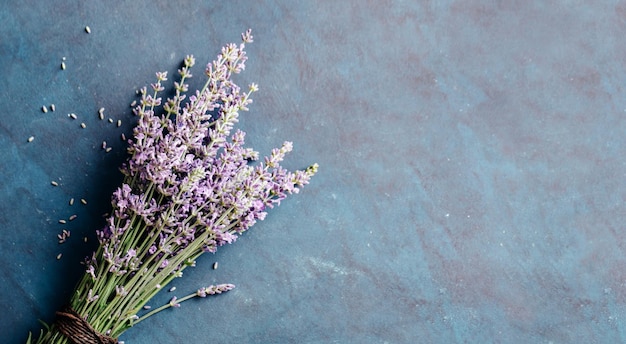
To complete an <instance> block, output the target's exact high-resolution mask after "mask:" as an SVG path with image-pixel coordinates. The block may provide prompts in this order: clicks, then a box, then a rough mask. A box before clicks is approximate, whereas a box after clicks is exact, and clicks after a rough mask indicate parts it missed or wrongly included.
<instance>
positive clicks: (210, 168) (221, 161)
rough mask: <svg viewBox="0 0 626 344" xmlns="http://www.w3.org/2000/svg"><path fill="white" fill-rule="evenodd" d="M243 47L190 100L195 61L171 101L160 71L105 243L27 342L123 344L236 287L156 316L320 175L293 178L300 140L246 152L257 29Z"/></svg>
mask: <svg viewBox="0 0 626 344" xmlns="http://www.w3.org/2000/svg"><path fill="white" fill-rule="evenodd" d="M242 40H243V42H242V43H241V44H239V45H237V44H228V45H226V46H224V47H223V48H222V51H221V53H220V54H219V55H218V56H217V59H216V60H214V61H212V62H211V63H209V64H208V65H207V67H206V69H205V74H206V76H207V77H208V79H207V81H206V83H205V85H204V87H203V88H202V89H201V90H198V91H196V92H195V93H193V94H191V95H189V96H187V92H188V85H187V84H186V80H187V79H189V78H191V76H192V75H191V72H190V69H191V67H192V66H193V65H194V63H195V60H194V58H193V57H192V56H187V57H186V58H185V60H184V63H183V66H182V67H181V68H180V69H179V70H178V72H179V74H180V81H179V82H175V83H174V88H175V92H173V94H174V95H173V96H172V97H171V98H168V99H167V100H166V101H165V102H162V98H161V97H160V96H159V95H160V94H161V92H163V90H164V86H163V84H162V83H163V82H164V81H166V80H167V73H157V74H156V76H157V77H156V82H155V83H153V84H151V87H150V88H147V87H144V88H143V89H142V91H141V95H142V96H141V102H140V103H139V105H138V106H137V107H136V108H135V109H134V112H135V114H136V115H137V116H138V124H137V126H136V127H135V128H134V131H133V133H134V135H133V138H132V139H130V140H129V142H128V143H129V147H128V152H129V155H130V157H129V159H128V161H127V163H125V164H124V165H123V166H122V169H121V170H122V172H123V173H124V175H125V177H124V181H123V183H122V185H121V186H120V187H119V188H118V189H117V190H116V191H115V192H114V193H113V197H112V202H111V203H112V212H111V214H110V216H109V217H108V218H107V221H106V225H105V226H104V228H103V229H102V230H99V231H97V236H98V239H99V246H98V248H97V250H96V251H95V252H94V253H93V255H92V256H91V257H90V258H89V259H87V260H86V262H85V266H86V272H85V274H84V275H83V277H82V279H81V280H80V282H79V283H78V285H77V287H76V290H75V292H74V293H73V294H72V297H71V300H70V301H69V304H68V305H67V307H65V308H64V309H62V310H60V311H59V312H57V319H56V321H55V322H54V323H53V324H51V325H49V326H48V325H46V326H45V328H44V329H43V330H41V333H40V334H39V336H38V338H37V339H33V338H32V336H30V335H29V337H28V340H27V343H79V344H82V343H117V339H116V338H118V337H119V335H120V334H122V333H123V332H124V331H126V330H128V329H129V328H130V327H132V326H134V325H136V324H137V323H139V322H141V321H143V320H144V319H146V318H148V317H150V316H151V315H153V314H155V313H157V312H159V311H161V310H164V309H166V308H169V307H178V306H179V305H180V303H181V302H183V301H186V300H188V299H191V298H194V297H206V296H207V295H214V294H220V293H223V292H226V291H228V290H231V289H232V288H234V285H232V284H220V285H210V286H208V287H203V288H200V289H198V290H197V291H196V292H195V293H192V294H190V295H187V296H185V297H181V298H179V299H177V298H172V299H171V301H170V302H169V303H168V304H165V305H164V306H162V307H159V308H156V309H154V310H150V311H148V310H146V309H147V308H148V307H147V306H146V304H147V303H148V302H149V301H150V299H151V298H152V297H153V296H155V295H156V294H157V293H158V292H159V291H160V290H163V289H164V288H165V287H166V286H167V285H168V284H169V283H170V282H171V281H172V280H173V279H175V278H177V277H181V276H182V275H183V270H185V268H187V267H190V266H195V264H196V259H197V258H198V257H199V256H200V255H202V254H204V253H206V252H215V251H216V249H217V248H218V247H219V246H222V245H224V244H229V243H232V242H234V241H235V240H236V239H237V237H238V236H239V235H240V234H241V233H243V232H244V231H246V230H247V229H249V228H250V227H251V226H252V225H254V224H255V223H256V221H258V220H263V219H264V218H265V216H266V214H267V212H266V211H267V209H268V208H272V207H273V206H274V205H278V204H280V202H281V200H283V199H284V198H285V197H286V196H287V195H288V194H292V193H297V192H298V190H299V188H300V187H302V186H303V185H305V184H307V183H308V182H309V179H310V178H311V177H312V176H313V175H314V174H315V172H316V170H317V164H314V165H312V166H310V167H309V168H307V169H305V170H297V171H293V172H292V171H288V170H286V169H284V168H283V167H282V166H281V165H280V164H281V161H282V160H283V158H284V157H285V154H287V153H288V152H290V151H291V149H292V144H291V143H290V142H285V143H284V144H283V145H282V147H280V148H276V149H273V150H272V152H271V154H270V155H269V156H267V157H265V158H264V159H263V160H261V161H256V162H254V161H255V160H259V153H258V152H256V151H254V150H253V149H251V148H246V147H245V146H244V138H245V133H244V132H243V131H241V130H235V129H234V126H235V124H236V123H237V122H238V116H239V112H240V111H246V110H248V105H249V104H250V103H252V99H251V98H250V95H251V94H252V93H253V92H254V91H256V90H257V86H256V85H255V84H251V85H250V86H249V89H248V90H247V91H242V90H241V89H240V87H239V86H237V85H236V84H235V83H234V82H233V81H232V80H231V77H232V76H233V75H234V74H237V73H240V72H241V71H242V70H244V68H245V62H246V60H247V57H246V53H245V51H244V48H245V44H246V43H251V42H252V35H251V32H250V30H248V31H246V32H245V33H243V34H242Z"/></svg>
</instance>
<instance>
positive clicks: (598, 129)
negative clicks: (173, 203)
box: [0, 0, 626, 344]
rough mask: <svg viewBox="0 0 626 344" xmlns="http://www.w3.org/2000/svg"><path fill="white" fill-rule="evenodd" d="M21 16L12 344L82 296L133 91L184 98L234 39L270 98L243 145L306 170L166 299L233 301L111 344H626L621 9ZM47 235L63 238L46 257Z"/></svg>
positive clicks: (211, 10)
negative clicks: (278, 149)
mask: <svg viewBox="0 0 626 344" xmlns="http://www.w3.org/2000/svg"><path fill="white" fill-rule="evenodd" d="M12 3H13V4H11V5H6V4H5V5H2V6H1V7H0V76H1V77H2V82H1V83H0V118H1V121H0V159H1V161H2V164H1V165H0V180H1V182H0V195H1V196H0V197H1V198H0V231H1V233H0V279H1V281H2V288H0V310H1V313H0V314H2V315H0V317H1V318H2V321H0V333H2V338H3V341H4V342H7V343H23V342H24V340H25V338H26V335H27V332H28V331H29V330H37V329H38V324H37V319H38V318H41V319H44V320H47V321H50V320H52V318H53V314H54V311H55V310H56V309H58V307H60V306H61V305H62V304H63V303H64V302H65V301H66V300H67V298H68V294H69V293H70V292H71V288H72V287H73V285H74V283H76V281H77V280H78V278H79V276H80V274H81V271H82V267H81V266H80V265H79V264H78V262H79V261H80V260H81V259H82V257H83V256H85V255H87V254H88V253H89V252H90V250H92V249H93V248H94V243H95V240H93V239H94V238H93V237H94V236H93V233H94V230H95V229H97V228H99V227H100V226H101V225H102V222H103V220H102V218H101V216H100V215H101V214H102V213H104V212H106V211H107V210H108V207H109V199H110V194H111V192H112V191H113V189H114V187H115V186H116V185H117V184H118V183H119V182H120V180H121V178H120V174H119V173H118V172H117V167H118V166H119V165H120V164H121V162H122V161H123V160H124V158H125V154H124V147H123V144H122V142H121V140H120V139H119V136H120V134H121V133H126V134H129V133H130V132H131V128H132V124H133V123H132V121H133V116H132V115H131V111H130V107H129V104H130V102H131V101H132V100H134V99H135V95H134V92H135V90H136V89H137V88H139V87H141V86H143V85H145V84H146V83H149V82H152V81H153V76H154V72H156V71H159V70H167V71H170V73H174V72H175V70H176V68H177V67H178V66H179V63H180V61H182V59H183V58H184V56H185V54H190V53H191V54H194V55H196V57H197V60H198V62H200V63H199V64H200V66H197V68H196V69H195V71H196V73H195V75H196V79H195V82H194V83H192V86H193V87H195V86H198V85H199V84H201V83H202V78H201V74H202V73H201V72H200V71H201V70H202V65H203V64H204V62H207V61H209V60H210V59H212V58H213V57H214V56H215V55H216V53H217V52H218V49H219V48H220V47H221V46H222V44H224V43H227V42H238V41H239V34H240V33H241V32H242V31H244V30H245V29H247V28H248V27H251V28H253V30H254V35H255V43H253V44H252V45H250V46H249V49H248V53H249V56H250V60H249V61H248V68H247V70H246V71H245V73H244V74H243V75H241V76H240V77H238V78H237V80H238V81H239V82H240V83H241V84H244V85H245V84H247V83H249V82H254V81H256V82H258V84H259V85H260V88H261V91H260V92H259V93H257V94H256V97H255V103H254V104H253V106H252V108H251V111H250V112H249V113H246V114H245V117H244V118H242V121H241V125H240V127H241V128H242V129H244V130H246V131H247V132H248V141H249V144H250V145H251V146H253V147H255V148H257V149H258V150H260V151H261V152H262V153H268V152H269V150H270V149H271V148H272V147H274V146H278V145H280V144H281V143H282V141H283V140H293V141H294V146H295V151H294V153H293V154H292V155H291V157H290V159H289V162H288V164H287V165H288V166H289V167H291V168H302V167H305V166H307V165H308V164H310V163H313V162H318V163H319V164H320V166H321V168H320V172H319V174H318V175H317V176H316V177H315V179H314V180H313V182H312V184H311V185H309V186H308V187H307V188H305V189H304V190H303V192H302V193H300V194H298V195H295V196H294V197H292V198H291V199H289V200H288V201H286V202H285V203H283V205H281V207H280V208H278V209H275V210H274V211H272V212H271V214H270V216H268V218H267V219H266V221H264V222H262V223H259V224H258V225H256V226H255V227H254V228H253V229H252V230H251V231H250V232H249V233H247V234H246V235H245V236H244V237H242V238H241V239H240V240H239V241H237V242H236V243H235V244H234V245H232V246H228V247H224V248H222V249H221V250H219V251H218V253H217V254H215V255H207V256H205V257H203V258H202V259H201V261H200V265H199V267H197V268H196V269H193V270H187V271H188V272H186V275H185V278H183V279H180V280H177V281H175V282H174V285H175V286H176V287H177V288H178V290H177V292H180V294H179V295H183V294H186V293H188V292H191V291H193V290H195V289H197V288H198V287H200V286H203V285H206V284H209V283H223V282H230V283H234V284H236V285H237V289H235V290H234V291H232V292H229V293H228V294H225V295H222V296H219V297H215V298H212V299H204V300H193V301H190V302H188V303H186V304H184V305H183V307H181V308H180V309H176V310H172V311H166V312H163V313H161V314H160V315H158V316H156V317H153V318H151V319H150V320H148V321H146V322H144V323H142V324H140V325H138V326H137V327H136V328H133V329H131V330H130V331H128V332H127V333H126V334H124V335H123V337H122V338H121V339H123V340H125V341H126V343H133V344H142V343H183V342H185V343H206V342H209V341H210V342H212V343H235V342H239V343H413V342H432V343H437V342H439V343H455V342H459V343H460V342H480V343H486V342H501V343H508V342H526V343H544V342H545V343H548V342H554V343H571V342H581V343H590V342H598V343H611V342H620V341H621V342H624V341H626V333H624V332H625V331H626V323H625V321H626V312H625V311H626V299H625V297H626V272H625V270H624V266H625V263H626V257H625V256H624V251H625V249H626V248H625V245H626V233H625V232H624V219H625V218H626V206H625V204H624V198H625V197H626V182H625V180H624V177H625V175H626V164H625V162H624V156H626V154H625V153H626V138H625V136H624V133H625V132H626V113H625V112H626V90H625V89H624V85H626V44H624V37H626V2H624V1H578V0H573V1H550V2H545V1H495V0H493V1H444V0H442V1H357V0H354V1H301V2H299V3H298V4H297V5H294V3H295V2H292V1H279V2H264V1H254V2H248V1H219V2H218V1H191V0H187V1H176V2H173V1H116V2H104V1H102V2H97V1H67V2H65V4H60V2H52V1H50V2H47V1H46V2H42V1H32V0H31V1H29V0H22V1H20V2H12ZM86 25H89V26H90V27H91V31H92V33H91V34H87V33H85V31H84V27H85V26H86ZM63 57H65V58H66V61H65V63H66V65H67V69H66V70H65V71H62V70H61V69H60V64H61V61H62V58H63ZM51 103H54V104H55V105H56V112H48V113H46V114H44V113H42V111H41V110H40V108H41V106H42V105H49V104H51ZM100 107H105V108H106V111H105V113H106V115H107V117H111V118H112V119H114V120H117V119H122V121H123V125H122V127H120V128H117V127H116V126H115V125H113V124H110V123H108V122H107V121H99V120H98V118H97V110H98V109H99V108H100ZM72 112H73V113H76V114H77V115H78V117H79V120H78V121H72V120H71V119H69V118H68V117H67V114H68V113H72ZM80 122H84V123H85V124H86V125H87V128H86V129H81V128H80V126H79V123H80ZM31 135H33V136H34V137H35V140H34V141H33V142H31V143H27V138H28V137H29V136H31ZM102 140H107V142H109V146H111V147H113V151H112V152H111V153H109V154H106V153H104V152H103V151H102V150H101V149H100V144H101V142H102ZM51 180H56V181H58V182H59V183H60V185H59V186H58V187H56V188H55V187H53V186H51V185H50V181H51ZM71 197H74V198H76V199H79V198H85V199H87V200H88V202H89V203H88V204H87V205H86V206H83V205H81V204H75V205H74V206H73V207H70V206H69V205H68V200H69V199H70V198H71ZM71 214H77V215H78V219H77V220H76V221H73V222H71V223H70V224H69V225H68V226H66V227H62V226H61V225H59V224H58V223H57V220H58V219H60V218H67V217H68V216H69V215H71ZM62 228H68V229H70V230H71V231H72V237H71V238H70V240H69V241H68V242H67V243H65V244H64V245H58V244H57V240H56V234H57V233H58V232H59V231H60V230H61V229H62ZM84 236H88V237H89V238H90V240H89V242H88V243H87V244H85V243H84V242H83V240H82V238H83V237H84ZM58 253H63V257H62V258H61V259H60V260H58V261H57V260H56V258H55V257H56V256H57V254H58ZM214 261H219V264H220V265H219V266H220V267H219V269H218V270H216V271H213V270H212V269H211V268H210V265H211V264H212V263H213V262H214ZM171 295H172V294H170V293H167V292H165V293H163V294H161V295H160V296H159V299H158V300H156V301H155V303H154V304H160V303H162V302H165V301H166V300H168V299H169V297H170V296H171Z"/></svg>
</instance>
